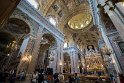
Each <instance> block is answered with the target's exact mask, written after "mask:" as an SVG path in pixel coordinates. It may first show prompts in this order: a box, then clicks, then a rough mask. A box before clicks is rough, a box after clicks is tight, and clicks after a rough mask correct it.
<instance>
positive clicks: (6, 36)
mask: <svg viewBox="0 0 124 83" xmlns="http://www.w3.org/2000/svg"><path fill="white" fill-rule="evenodd" d="M14 41H16V38H15V37H14V36H13V35H12V34H10V33H8V32H0V52H1V53H3V55H4V54H6V53H9V52H10V51H11V50H10V49H11V47H12V44H14V43H16V42H14Z"/></svg>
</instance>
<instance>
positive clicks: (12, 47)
mask: <svg viewBox="0 0 124 83" xmlns="http://www.w3.org/2000/svg"><path fill="white" fill-rule="evenodd" d="M16 50H17V42H16V41H12V42H11V43H9V44H8V45H7V46H6V50H5V53H7V54H9V53H12V52H14V51H16Z"/></svg>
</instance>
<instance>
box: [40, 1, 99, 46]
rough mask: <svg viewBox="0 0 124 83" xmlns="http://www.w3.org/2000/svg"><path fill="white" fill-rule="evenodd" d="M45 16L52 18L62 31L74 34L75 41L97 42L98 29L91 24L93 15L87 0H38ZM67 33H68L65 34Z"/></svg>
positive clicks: (84, 42) (83, 42) (82, 42)
mask: <svg viewBox="0 0 124 83" xmlns="http://www.w3.org/2000/svg"><path fill="white" fill-rule="evenodd" d="M38 2H39V4H40V9H41V11H42V13H43V15H44V16H45V17H46V18H48V19H49V18H53V19H54V20H55V21H56V25H55V26H56V27H58V29H59V30H60V31H62V32H63V33H65V32H68V31H69V32H70V33H71V34H72V36H73V37H74V35H76V37H75V38H74V39H75V42H76V43H81V44H86V45H88V44H96V43H98V38H99V31H98V29H96V27H94V26H93V19H92V18H93V17H92V12H91V8H90V5H89V2H88V0H38ZM65 35H68V34H65Z"/></svg>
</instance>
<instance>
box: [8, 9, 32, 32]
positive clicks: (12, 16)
mask: <svg viewBox="0 0 124 83" xmlns="http://www.w3.org/2000/svg"><path fill="white" fill-rule="evenodd" d="M15 12H18V11H15ZM13 18H15V19H19V20H22V21H23V22H25V23H26V24H27V25H28V26H29V28H30V33H31V32H32V31H33V27H32V23H31V22H30V20H28V19H26V18H24V16H22V15H21V14H20V13H19V14H16V15H14V14H12V15H11V16H10V18H9V19H13Z"/></svg>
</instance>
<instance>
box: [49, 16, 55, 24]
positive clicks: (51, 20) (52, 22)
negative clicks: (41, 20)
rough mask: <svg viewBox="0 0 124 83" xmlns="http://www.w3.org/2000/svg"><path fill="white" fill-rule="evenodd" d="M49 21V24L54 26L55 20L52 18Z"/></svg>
mask: <svg viewBox="0 0 124 83" xmlns="http://www.w3.org/2000/svg"><path fill="white" fill-rule="evenodd" d="M49 21H50V23H51V24H53V25H54V26H56V20H55V19H53V18H52V17H50V18H49Z"/></svg>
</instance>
